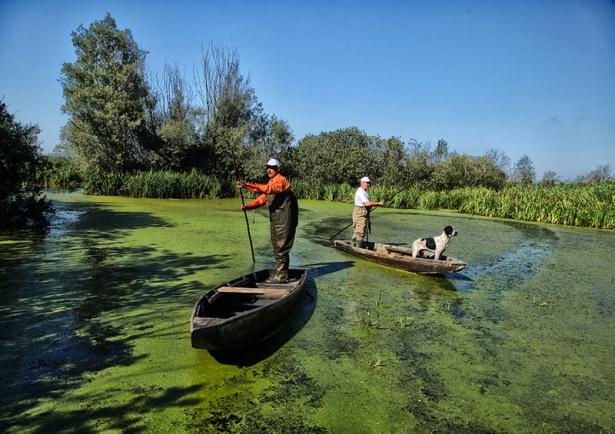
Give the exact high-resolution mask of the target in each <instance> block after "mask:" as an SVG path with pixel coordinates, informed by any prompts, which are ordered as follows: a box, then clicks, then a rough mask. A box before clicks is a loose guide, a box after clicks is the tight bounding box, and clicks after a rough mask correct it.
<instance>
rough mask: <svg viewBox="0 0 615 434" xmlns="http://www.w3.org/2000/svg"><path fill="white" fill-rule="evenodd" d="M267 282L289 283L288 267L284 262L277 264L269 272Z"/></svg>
mask: <svg viewBox="0 0 615 434" xmlns="http://www.w3.org/2000/svg"><path fill="white" fill-rule="evenodd" d="M265 283H288V269H287V268H286V266H285V265H284V264H278V265H276V267H275V269H274V270H273V271H272V272H270V273H269V278H268V279H267V280H265Z"/></svg>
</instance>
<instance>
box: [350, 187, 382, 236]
mask: <svg viewBox="0 0 615 434" xmlns="http://www.w3.org/2000/svg"><path fill="white" fill-rule="evenodd" d="M371 182H372V181H371V180H370V179H369V178H368V177H367V176H364V177H363V178H361V186H360V187H359V188H358V189H357V192H356V193H355V194H354V210H353V211H352V228H353V232H354V234H353V236H352V245H353V246H357V245H358V247H363V238H365V232H366V230H367V222H368V219H369V210H370V209H371V207H373V206H384V202H371V201H370V200H369V193H368V192H367V190H369V186H370V184H371Z"/></svg>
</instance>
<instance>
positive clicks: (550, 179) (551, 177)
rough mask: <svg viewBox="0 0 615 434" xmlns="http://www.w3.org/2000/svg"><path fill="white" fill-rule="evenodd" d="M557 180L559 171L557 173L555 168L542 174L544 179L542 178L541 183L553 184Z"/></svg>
mask: <svg viewBox="0 0 615 434" xmlns="http://www.w3.org/2000/svg"><path fill="white" fill-rule="evenodd" d="M557 181H558V177H557V173H555V172H554V171H553V170H547V171H546V172H545V173H544V174H543V175H542V179H541V180H540V183H541V184H544V185H553V184H555V183H556V182H557Z"/></svg>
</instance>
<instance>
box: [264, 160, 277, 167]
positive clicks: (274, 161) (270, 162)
mask: <svg viewBox="0 0 615 434" xmlns="http://www.w3.org/2000/svg"><path fill="white" fill-rule="evenodd" d="M265 166H277V167H280V166H281V164H280V162H279V161H278V160H276V159H275V158H270V159H269V161H267V164H265Z"/></svg>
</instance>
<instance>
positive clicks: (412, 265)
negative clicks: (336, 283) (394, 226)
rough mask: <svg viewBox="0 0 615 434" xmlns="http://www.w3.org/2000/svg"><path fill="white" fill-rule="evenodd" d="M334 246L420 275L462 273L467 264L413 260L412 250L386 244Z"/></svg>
mask: <svg viewBox="0 0 615 434" xmlns="http://www.w3.org/2000/svg"><path fill="white" fill-rule="evenodd" d="M334 246H335V247H336V248H337V249H339V250H342V251H344V252H346V253H349V254H351V255H354V256H357V257H360V258H363V259H367V260H368V261H372V262H376V263H378V264H382V265H386V266H387V267H392V268H397V269H399V270H404V271H410V272H413V273H420V274H442V273H451V272H457V271H461V270H463V269H464V268H465V266H466V265H467V264H466V263H465V262H463V261H460V260H458V259H455V258H451V257H448V258H446V259H443V260H434V259H428V258H413V257H412V249H409V248H407V247H401V246H395V245H392V244H385V243H366V248H359V247H354V246H353V245H352V243H351V242H350V241H348V240H335V241H334Z"/></svg>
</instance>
